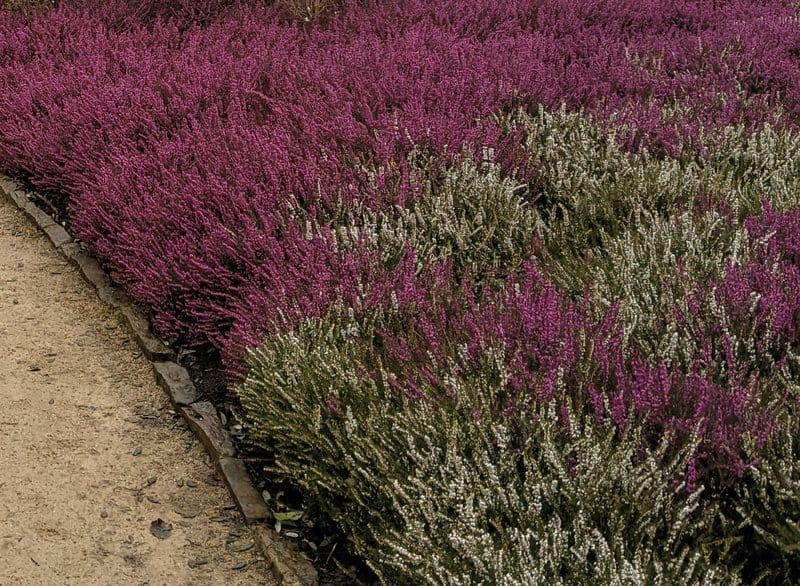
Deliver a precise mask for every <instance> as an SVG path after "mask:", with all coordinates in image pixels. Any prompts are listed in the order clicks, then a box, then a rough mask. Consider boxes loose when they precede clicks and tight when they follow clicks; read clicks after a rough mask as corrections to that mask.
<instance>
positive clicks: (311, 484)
mask: <svg viewBox="0 0 800 586" xmlns="http://www.w3.org/2000/svg"><path fill="white" fill-rule="evenodd" d="M363 323H364V322H362V323H359V322H358V321H353V320H348V319H346V318H345V319H333V320H331V319H330V317H329V318H326V319H323V320H308V321H306V322H304V323H303V324H302V325H301V326H300V327H299V328H298V329H296V330H294V331H289V332H284V333H281V334H278V335H276V336H271V337H270V338H269V339H268V340H267V341H266V342H265V343H264V345H263V346H262V347H261V348H259V349H258V350H254V351H252V352H251V353H250V355H249V357H248V363H249V365H250V366H251V368H252V370H251V372H250V376H248V378H247V379H246V380H245V382H244V383H243V384H242V386H241V387H240V388H239V392H240V395H241V397H242V402H243V404H244V405H245V406H246V408H247V410H248V413H249V417H248V419H249V422H250V426H251V427H250V429H251V431H252V437H253V438H254V439H255V440H256V441H259V442H260V443H262V444H263V445H265V446H270V447H271V448H272V449H274V450H275V454H276V466H277V467H278V468H279V469H280V470H281V472H283V473H289V474H291V475H292V477H294V478H296V479H297V480H298V482H299V483H300V484H301V485H302V486H303V488H304V489H305V490H306V492H307V495H308V498H309V502H311V503H313V505H314V506H315V507H317V508H319V509H320V510H322V511H323V512H324V513H325V514H326V515H328V516H329V517H330V518H333V519H334V520H335V521H336V522H337V523H338V524H339V525H340V526H341V527H343V528H345V530H346V534H347V535H348V537H349V539H350V541H351V544H352V546H353V547H354V549H355V550H356V551H357V552H359V553H360V554H361V555H362V556H363V557H364V558H365V559H366V560H367V563H368V564H369V565H370V567H371V568H372V569H373V570H374V571H375V573H376V575H377V576H378V577H379V578H380V579H381V580H382V581H383V582H385V583H424V584H456V583H459V584H479V583H484V582H486V581H492V582H499V583H508V584H512V583H513V584H540V583H545V582H546V583H555V584H595V583H601V584H638V583H653V584H673V583H689V584H693V583H704V584H717V583H720V584H722V583H737V578H736V574H735V571H734V569H733V568H726V567H724V566H720V565H717V564H715V563H714V562H713V559H712V556H713V548H712V544H711V543H710V542H709V541H707V538H706V535H707V529H708V527H709V524H710V523H711V521H712V519H713V515H712V513H713V508H705V509H703V508H700V507H699V506H698V501H699V497H700V493H701V490H700V489H697V490H696V492H693V493H691V494H687V493H686V492H685V491H684V489H685V484H683V483H678V484H676V483H675V479H676V478H677V477H680V476H681V475H682V474H683V470H685V468H686V466H687V462H688V460H689V459H690V458H691V456H692V453H693V446H692V445H691V444H689V445H687V446H685V447H684V448H682V449H681V450H679V451H677V453H676V452H675V451H674V450H672V449H670V447H669V446H670V438H669V437H668V436H664V437H663V438H662V441H661V444H660V445H659V446H657V449H655V450H654V451H653V452H644V453H643V452H642V451H641V445H642V433H641V428H640V427H638V426H636V425H631V426H629V427H628V428H627V429H626V430H625V431H624V432H622V433H621V434H620V432H619V430H617V429H616V428H615V427H614V426H613V424H611V423H610V422H607V423H605V424H603V423H599V422H598V421H597V420H596V419H595V418H594V417H586V416H581V415H579V414H577V413H575V412H574V411H572V410H570V409H569V408H565V407H563V406H561V407H558V402H557V401H548V400H542V401H541V402H539V403H537V404H536V405H533V406H532V407H531V408H529V409H528V410H526V411H524V412H522V411H520V410H519V409H516V410H513V412H512V413H510V414H505V413H503V410H502V409H498V407H502V406H505V405H506V404H507V397H508V394H509V389H508V385H507V383H506V381H507V380H508V379H509V378H510V375H509V373H508V372H506V366H505V362H506V357H505V356H504V352H503V350H502V349H499V348H496V347H495V348H487V349H486V350H485V351H483V352H481V356H480V357H479V358H478V357H477V356H476V357H475V359H476V361H477V362H476V366H475V367H470V366H468V364H467V363H466V362H463V361H458V360H457V359H456V362H458V363H451V364H450V365H449V366H445V367H444V368H440V369H439V371H438V374H440V375H442V376H443V378H444V380H443V381H442V382H435V381H434V382H429V380H428V379H427V377H424V376H423V377H422V378H421V379H420V380H419V383H418V384H417V385H415V386H414V387H410V386H405V387H403V388H404V389H406V392H401V391H400V390H398V384H397V379H396V377H395V374H394V372H392V367H391V365H390V362H384V361H381V360H379V359H376V351H375V346H374V344H373V343H372V340H371V339H370V337H369V335H367V339H366V340H365V339H364V336H365V334H368V332H365V331H364V330H363ZM468 352H469V351H468V350H466V349H465V350H464V354H466V353H468ZM412 389H413V392H412ZM564 423H568V425H567V426H565V425H564ZM609 471H611V472H609Z"/></svg>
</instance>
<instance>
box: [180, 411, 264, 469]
mask: <svg viewBox="0 0 800 586" xmlns="http://www.w3.org/2000/svg"><path fill="white" fill-rule="evenodd" d="M178 411H179V412H180V413H181V415H183V417H184V418H185V419H186V422H187V423H188V424H189V427H191V428H192V431H194V433H195V435H196V436H197V437H199V438H200V441H201V442H203V445H204V446H205V448H206V451H207V452H208V453H209V455H210V456H211V458H212V459H213V460H215V461H216V460H219V459H220V458H232V457H233V456H235V455H236V451H235V450H234V449H233V441H231V436H230V435H229V434H228V432H227V430H226V429H225V428H224V427H222V422H221V421H220V419H219V413H218V412H217V409H216V408H215V407H214V405H212V404H211V403H209V402H208V401H198V402H196V403H192V404H191V405H189V406H182V407H178ZM249 479H250V478H249V477H248V482H249Z"/></svg>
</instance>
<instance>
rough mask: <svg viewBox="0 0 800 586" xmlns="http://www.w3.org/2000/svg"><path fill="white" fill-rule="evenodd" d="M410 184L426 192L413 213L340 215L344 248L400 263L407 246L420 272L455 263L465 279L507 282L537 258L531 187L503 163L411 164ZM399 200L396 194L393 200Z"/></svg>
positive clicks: (416, 155) (423, 160) (417, 158)
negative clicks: (362, 248)
mask: <svg viewBox="0 0 800 586" xmlns="http://www.w3.org/2000/svg"><path fill="white" fill-rule="evenodd" d="M408 163H409V168H410V169H411V172H410V181H411V182H412V184H413V185H414V188H415V190H416V191H417V192H418V197H417V199H416V200H414V201H413V202H411V203H410V204H408V205H407V206H406V207H403V206H399V205H395V206H393V207H392V208H391V209H390V210H388V211H373V210H370V209H366V208H364V207H363V206H361V205H359V202H355V204H354V209H352V210H347V211H344V210H340V212H339V213H338V214H337V215H336V219H335V220H334V221H333V222H332V224H331V226H330V227H331V228H332V229H333V230H334V232H335V234H336V236H337V243H338V245H339V246H340V247H343V248H353V247H356V246H358V245H363V243H364V241H365V240H366V241H367V242H368V243H369V246H370V247H371V248H373V249H375V250H377V251H379V252H380V254H381V257H382V259H383V261H384V262H385V263H392V262H396V260H397V259H398V258H399V257H400V255H401V254H403V251H404V250H405V249H406V247H410V248H411V249H412V250H413V251H414V253H415V255H416V258H417V263H418V267H422V266H427V265H430V264H431V263H435V262H439V261H443V260H445V259H450V260H451V261H452V262H453V270H454V272H455V274H456V275H457V276H463V275H464V274H465V273H469V274H471V275H480V276H489V275H493V276H499V277H502V276H505V275H508V274H510V273H513V272H515V271H518V270H519V269H520V268H521V267H522V264H523V263H524V262H525V260H527V259H528V258H529V257H530V252H531V246H532V243H533V240H534V238H535V236H536V233H537V222H538V221H539V220H538V218H537V215H536V213H535V212H534V210H533V208H532V207H531V206H530V205H528V203H527V202H526V201H525V199H524V198H523V197H521V195H522V194H524V191H523V190H525V189H526V186H525V185H521V184H519V183H515V182H514V181H512V180H511V179H510V178H507V177H504V176H503V174H502V171H501V169H500V167H499V166H498V165H497V164H494V163H491V162H488V161H485V160H483V161H476V160H475V157H474V156H473V154H472V153H463V154H461V155H460V156H459V157H456V158H455V159H454V160H453V161H452V162H451V164H450V165H449V166H447V167H446V168H445V169H437V168H436V167H435V164H436V161H435V160H434V159H433V157H430V156H425V155H424V154H423V153H422V152H420V151H414V152H412V154H411V155H410V156H409V157H408ZM390 195H391V193H390Z"/></svg>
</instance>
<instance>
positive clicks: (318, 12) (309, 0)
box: [280, 0, 336, 22]
mask: <svg viewBox="0 0 800 586" xmlns="http://www.w3.org/2000/svg"><path fill="white" fill-rule="evenodd" d="M280 3H281V5H283V6H284V7H285V8H286V10H287V11H288V12H289V14H290V15H291V16H292V17H293V18H295V19H297V20H299V21H301V22H314V21H316V20H319V19H321V18H323V17H325V16H327V15H328V14H329V13H330V12H331V11H333V10H334V9H335V7H336V0H280Z"/></svg>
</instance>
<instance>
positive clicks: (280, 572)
mask: <svg viewBox="0 0 800 586" xmlns="http://www.w3.org/2000/svg"><path fill="white" fill-rule="evenodd" d="M250 529H251V530H252V531H253V537H254V539H255V541H256V543H258V545H259V547H260V548H261V551H262V552H263V553H264V556H265V557H266V558H267V562H268V563H269V565H270V567H271V568H272V573H273V574H274V575H275V577H276V578H278V580H280V581H281V584H283V585H284V586H315V585H316V584H319V575H318V574H317V570H316V569H314V566H312V565H311V564H310V563H309V561H308V560H307V559H305V557H303V556H302V554H300V553H298V552H295V551H293V550H292V549H289V548H288V547H286V546H285V544H284V543H283V542H282V541H281V540H279V539H276V538H275V536H276V534H275V532H274V531H272V530H271V529H269V528H268V527H266V526H264V525H263V524H259V525H254V526H252V527H251V528H250Z"/></svg>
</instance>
